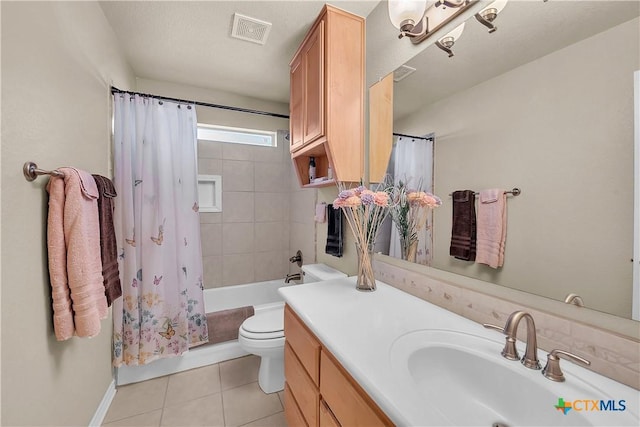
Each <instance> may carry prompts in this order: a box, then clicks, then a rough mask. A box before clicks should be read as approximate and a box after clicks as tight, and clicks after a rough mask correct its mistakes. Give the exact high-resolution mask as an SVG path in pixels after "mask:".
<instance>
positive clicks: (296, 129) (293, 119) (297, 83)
mask: <svg viewBox="0 0 640 427" xmlns="http://www.w3.org/2000/svg"><path fill="white" fill-rule="evenodd" d="M304 68H305V61H304V56H301V57H300V58H299V59H298V61H297V62H295V63H294V64H293V65H292V66H291V76H290V78H291V88H290V95H289V138H290V143H291V144H290V147H289V149H290V151H291V152H294V151H295V150H297V149H298V148H300V147H302V145H303V143H304V140H303V133H304V129H303V127H304V92H305V89H304V76H305V71H304Z"/></svg>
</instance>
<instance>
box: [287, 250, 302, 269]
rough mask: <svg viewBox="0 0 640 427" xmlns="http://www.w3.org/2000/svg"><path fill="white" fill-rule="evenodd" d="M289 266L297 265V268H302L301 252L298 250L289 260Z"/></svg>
mask: <svg viewBox="0 0 640 427" xmlns="http://www.w3.org/2000/svg"><path fill="white" fill-rule="evenodd" d="M289 262H290V263H291V264H294V263H296V264H298V267H302V252H301V251H300V250H299V249H298V252H296V254H295V255H294V256H292V257H291V258H289Z"/></svg>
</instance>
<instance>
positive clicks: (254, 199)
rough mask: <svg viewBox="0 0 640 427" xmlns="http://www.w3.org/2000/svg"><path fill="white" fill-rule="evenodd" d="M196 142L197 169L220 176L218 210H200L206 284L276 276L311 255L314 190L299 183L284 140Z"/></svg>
mask: <svg viewBox="0 0 640 427" xmlns="http://www.w3.org/2000/svg"><path fill="white" fill-rule="evenodd" d="M278 143H279V144H278V147H260V146H253V145H243V144H229V143H221V142H211V141H199V142H198V173H199V174H202V175H221V176H222V212H201V213H200V234H201V239H202V257H203V267H204V285H205V288H216V287H222V286H233V285H238V284H245V283H253V282H261V281H265V280H273V279H281V278H284V277H285V275H286V274H287V273H290V272H297V271H299V268H298V267H297V265H295V264H290V263H289V257H291V256H292V255H293V254H295V252H296V250H298V249H301V250H302V252H303V254H305V255H306V257H305V262H306V263H309V260H311V261H315V224H314V222H313V214H314V205H315V200H316V190H309V189H304V190H303V189H300V188H298V185H297V180H296V178H295V175H294V171H293V170H292V167H291V156H290V154H289V150H288V145H286V144H282V143H280V141H278Z"/></svg>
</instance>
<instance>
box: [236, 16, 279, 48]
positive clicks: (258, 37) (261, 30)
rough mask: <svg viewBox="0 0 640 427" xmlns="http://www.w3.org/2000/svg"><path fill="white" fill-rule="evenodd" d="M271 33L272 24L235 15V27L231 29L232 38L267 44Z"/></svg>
mask: <svg viewBox="0 0 640 427" xmlns="http://www.w3.org/2000/svg"><path fill="white" fill-rule="evenodd" d="M269 31H271V23H270V22H265V21H261V20H259V19H256V18H250V17H248V16H244V15H241V14H239V13H234V14H233V27H232V28H231V37H234V38H236V39H240V40H246V41H248V42H253V43H258V44H265V43H266V42H267V37H269Z"/></svg>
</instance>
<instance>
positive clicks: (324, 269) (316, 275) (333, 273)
mask: <svg viewBox="0 0 640 427" xmlns="http://www.w3.org/2000/svg"><path fill="white" fill-rule="evenodd" d="M300 269H301V270H302V283H313V282H320V281H323V280H331V279H341V278H345V277H347V275H346V274H344V273H343V272H341V271H338V270H336V269H335V268H331V267H329V266H328V265H326V264H308V265H303V266H302V267H301V268H300Z"/></svg>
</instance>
